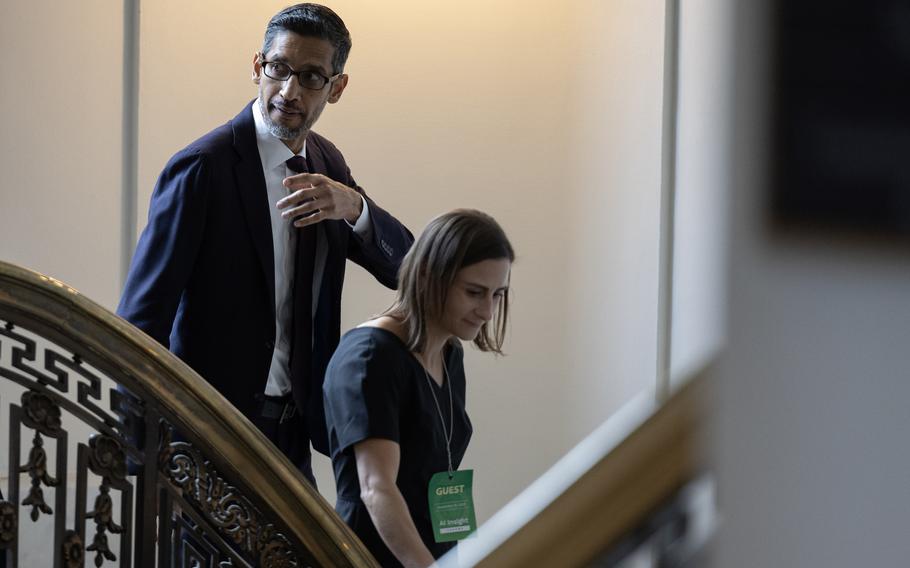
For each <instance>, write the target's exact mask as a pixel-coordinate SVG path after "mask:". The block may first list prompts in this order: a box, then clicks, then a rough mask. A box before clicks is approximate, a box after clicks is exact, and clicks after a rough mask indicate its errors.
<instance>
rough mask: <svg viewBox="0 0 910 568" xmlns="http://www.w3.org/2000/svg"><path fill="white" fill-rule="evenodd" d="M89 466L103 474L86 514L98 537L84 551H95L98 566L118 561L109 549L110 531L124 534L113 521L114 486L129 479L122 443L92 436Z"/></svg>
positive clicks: (120, 527) (108, 437) (121, 528)
mask: <svg viewBox="0 0 910 568" xmlns="http://www.w3.org/2000/svg"><path fill="white" fill-rule="evenodd" d="M89 449H90V452H89V455H88V460H89V461H88V463H89V469H91V470H92V472H93V473H95V474H96V475H99V476H101V487H100V492H99V493H98V496H97V497H96V498H95V508H94V510H92V511H90V512H88V513H86V515H85V517H86V518H87V519H94V520H95V528H96V530H95V538H94V539H93V540H92V544H91V545H89V546H88V547H87V548H86V549H85V550H86V552H94V553H95V566H99V567H100V566H101V564H102V563H103V562H104V560H110V561H115V560H117V555H115V554H114V552H113V551H112V550H111V549H110V546H109V545H108V542H107V533H111V534H121V533H123V527H122V526H120V525H118V524H117V523H116V522H114V502H113V500H112V499H111V485H112V484H113V483H115V482H117V481H122V480H124V479H125V478H126V453H125V452H124V451H123V448H122V447H121V445H120V442H118V441H117V440H115V439H114V438H111V437H110V436H93V437H92V438H91V439H90V440H89Z"/></svg>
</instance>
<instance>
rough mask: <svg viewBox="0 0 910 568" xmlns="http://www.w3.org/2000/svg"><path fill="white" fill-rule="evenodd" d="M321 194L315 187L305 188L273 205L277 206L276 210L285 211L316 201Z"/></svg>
mask: <svg viewBox="0 0 910 568" xmlns="http://www.w3.org/2000/svg"><path fill="white" fill-rule="evenodd" d="M321 194H322V192H321V191H319V190H318V189H317V188H315V187H306V188H304V189H298V190H297V191H295V192H294V193H292V194H290V195H288V196H286V197H282V198H281V199H279V200H278V203H276V204H275V205H277V206H278V209H286V208H288V207H294V206H297V205H300V204H303V203H307V202H310V201H313V200H315V199H318V198H319V196H320V195H321Z"/></svg>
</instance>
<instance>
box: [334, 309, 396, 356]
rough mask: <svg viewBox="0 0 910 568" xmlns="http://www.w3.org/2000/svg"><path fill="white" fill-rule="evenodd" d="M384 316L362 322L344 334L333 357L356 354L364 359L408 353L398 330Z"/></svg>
mask: <svg viewBox="0 0 910 568" xmlns="http://www.w3.org/2000/svg"><path fill="white" fill-rule="evenodd" d="M381 319H383V318H378V319H375V320H370V321H367V322H364V323H362V324H360V325H359V326H357V327H355V328H353V329H351V330H350V331H348V332H347V333H345V334H344V337H342V338H341V343H340V344H339V345H338V348H337V349H336V350H335V356H334V357H333V359H338V358H339V357H348V356H351V355H356V356H357V357H359V358H363V359H374V358H381V359H388V358H397V357H403V356H404V355H407V347H406V346H405V343H404V341H403V340H402V338H401V336H400V335H399V334H398V332H397V330H396V329H395V328H394V327H393V326H392V325H390V324H388V323H387V322H382V321H379V320H381Z"/></svg>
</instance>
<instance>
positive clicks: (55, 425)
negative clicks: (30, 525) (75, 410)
mask: <svg viewBox="0 0 910 568" xmlns="http://www.w3.org/2000/svg"><path fill="white" fill-rule="evenodd" d="M22 409H23V410H24V416H23V423H24V424H25V425H26V426H28V427H29V428H33V429H34V430H35V437H34V439H33V440H32V448H31V449H30V450H29V452H28V461H27V462H26V463H25V464H23V465H21V466H20V467H19V471H20V472H23V473H28V475H29V477H30V478H31V480H32V486H31V488H30V489H29V491H28V495H27V496H26V497H25V499H23V500H22V504H23V505H25V506H26V507H31V508H32V511H31V514H30V516H31V519H32V521H37V520H38V517H40V516H41V513H44V514H45V515H52V514H53V513H54V510H53V509H51V507H50V505H48V504H47V502H46V501H45V500H44V490H43V489H42V488H41V486H42V485H44V486H46V487H56V486H57V485H59V484H60V480H59V479H56V478H54V477H53V476H51V474H50V472H48V470H47V452H46V451H45V450H44V439H43V438H42V437H41V434H45V435H46V436H55V435H57V434H58V433H59V432H60V408H59V407H58V406H57V405H56V404H54V401H52V400H51V399H50V397H48V396H46V395H43V394H41V393H36V392H32V391H26V392H24V393H22Z"/></svg>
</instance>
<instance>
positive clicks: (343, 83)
mask: <svg viewBox="0 0 910 568" xmlns="http://www.w3.org/2000/svg"><path fill="white" fill-rule="evenodd" d="M347 86H348V76H347V75H346V74H345V73H342V74H341V75H339V76H338V78H337V79H335V80H334V81H333V82H332V87H331V89H332V92H331V93H329V102H330V103H332V104H335V103H337V102H338V99H340V98H341V93H343V92H344V88H345V87H347Z"/></svg>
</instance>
